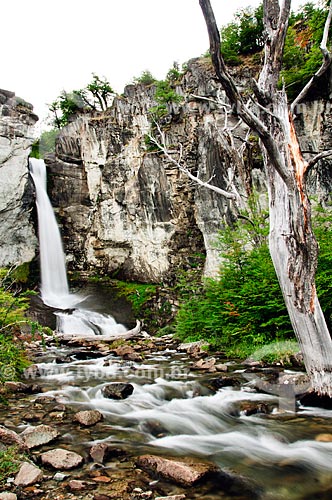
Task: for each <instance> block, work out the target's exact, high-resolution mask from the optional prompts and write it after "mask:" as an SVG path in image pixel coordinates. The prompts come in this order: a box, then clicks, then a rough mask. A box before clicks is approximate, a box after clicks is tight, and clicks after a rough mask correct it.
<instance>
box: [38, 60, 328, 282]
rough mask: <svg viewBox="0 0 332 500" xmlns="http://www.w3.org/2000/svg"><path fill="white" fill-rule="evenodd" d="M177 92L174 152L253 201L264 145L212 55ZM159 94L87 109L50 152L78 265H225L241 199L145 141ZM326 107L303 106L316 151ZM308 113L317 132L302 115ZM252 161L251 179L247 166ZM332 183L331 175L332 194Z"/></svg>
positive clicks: (123, 271)
mask: <svg viewBox="0 0 332 500" xmlns="http://www.w3.org/2000/svg"><path fill="white" fill-rule="evenodd" d="M236 71H237V75H236V77H237V81H238V84H239V86H240V87H245V86H247V84H248V79H249V78H250V76H251V75H250V73H249V70H247V69H245V68H243V69H240V70H239V69H238V68H237V70H236ZM176 92H177V93H178V94H180V95H182V96H183V101H182V102H181V103H180V104H173V105H169V106H168V115H167V116H166V117H164V118H163V119H162V128H163V131H164V132H165V140H166V142H167V145H168V147H169V149H170V150H173V151H174V153H172V157H173V158H177V157H178V155H179V151H180V148H181V155H182V162H183V164H184V165H185V166H186V167H187V168H188V169H189V170H190V171H191V172H192V173H193V174H194V175H198V176H199V177H200V179H202V180H205V181H207V180H211V183H213V184H215V185H216V186H218V187H220V188H222V189H228V187H229V185H230V184H233V188H234V187H235V188H236V190H237V191H238V193H239V195H240V197H241V199H242V201H243V204H244V205H245V203H246V200H247V198H248V194H249V192H250V190H251V189H252V186H255V187H256V188H257V189H259V190H261V192H262V193H264V191H265V182H264V175H263V172H262V165H261V161H260V158H259V155H258V154H257V143H255V140H253V141H251V142H250V141H247V140H244V139H245V138H246V137H247V138H248V136H249V135H250V134H248V135H246V134H247V131H246V130H245V128H244V127H243V125H242V124H241V123H238V119H237V117H236V116H235V115H233V114H231V113H229V111H230V108H229V106H228V105H227V102H226V98H225V95H224V92H223V90H222V89H221V88H220V86H219V84H218V82H216V79H215V77H214V75H213V71H212V68H211V65H210V63H209V61H208V60H204V59H203V60H201V59H196V60H192V61H190V62H189V64H188V69H187V71H186V73H185V74H184V76H183V78H182V80H181V82H180V83H179V85H178V86H177V88H176ZM154 93H155V88H154V86H150V87H148V86H143V85H136V86H128V87H126V89H125V93H124V95H123V96H121V97H118V98H116V99H115V100H114V103H113V105H112V107H111V108H110V109H109V110H108V111H107V112H106V113H103V114H94V115H87V114H82V115H81V116H79V117H78V118H77V119H76V120H75V121H73V122H72V123H71V124H69V125H68V126H67V127H65V129H63V131H62V132H61V134H60V136H59V138H58V142H57V147H56V155H55V156H53V157H49V158H48V159H47V165H48V172H49V190H50V195H51V199H52V203H53V206H54V207H55V208H56V211H57V213H58V218H59V221H60V223H61V225H62V232H63V237H64V244H65V250H66V253H67V255H68V258H69V260H70V266H71V267H72V268H73V269H80V270H83V269H85V270H90V271H91V270H93V271H96V270H97V271H99V272H103V273H107V274H110V275H117V276H120V277H122V278H125V279H131V280H139V281H143V282H150V281H151V282H160V281H163V280H164V281H165V280H166V281H167V280H171V279H172V276H174V274H175V273H177V272H178V271H179V269H180V268H185V267H187V266H190V263H191V261H192V260H193V259H195V256H196V255H197V254H204V255H206V266H205V273H206V274H207V275H214V274H215V273H216V272H217V270H218V266H219V263H220V260H219V251H218V250H217V248H216V241H217V238H218V231H219V230H221V229H222V227H223V225H224V224H227V223H229V222H230V221H231V220H232V219H233V218H234V217H235V216H236V209H235V207H234V204H233V202H232V200H227V199H225V198H223V197H222V196H220V195H218V194H216V193H214V192H212V191H210V190H208V189H206V188H200V187H198V186H197V185H196V184H195V183H193V182H191V181H190V180H189V179H188V177H187V176H186V174H184V173H182V172H180V171H179V169H178V168H177V167H176V166H175V165H174V164H173V163H172V162H171V161H170V160H169V159H167V158H165V156H164V155H162V154H161V153H160V152H158V151H156V150H153V148H151V144H149V141H147V140H146V139H147V134H149V133H151V130H153V125H151V115H150V113H149V110H150V109H151V107H153V106H155V104H156V103H155V101H154ZM216 100H219V102H220V103H221V105H220V106H218V105H216V102H215V101H216ZM322 106H323V108H324V106H325V104H318V105H317V106H316V108H315V116H314V117H313V116H311V115H312V112H311V111H310V110H309V108H304V109H302V110H301V113H302V115H299V118H298V123H299V131H300V134H301V135H302V139H303V141H304V142H305V141H306V142H305V144H306V148H307V150H309V151H313V150H316V149H317V148H318V147H320V146H321V144H322V143H323V142H324V140H325V139H324V133H325V132H324V130H322V127H323V122H322V120H321V117H322V116H323V114H324V110H323V109H322ZM308 110H309V111H308ZM226 111H227V113H226ZM305 113H307V115H308V114H309V115H310V120H311V122H310V123H311V125H309V127H310V126H311V127H312V131H311V133H310V137H309V134H308V125H306V126H304V125H303V121H302V117H303V115H304V114H305ZM310 120H309V121H310ZM226 125H227V126H230V127H235V129H234V132H233V138H232V139H231V138H230V136H228V135H227V134H226V133H224V132H223V128H224V126H225V127H226ZM306 127H307V128H306ZM325 135H326V134H325ZM317 142H319V143H320V144H318V143H317ZM240 150H241V153H243V156H244V158H245V160H244V162H243V161H242V162H241V161H239V156H242V155H239V154H238V152H240ZM246 162H250V164H251V171H252V175H251V177H248V176H246V174H245V166H246V165H245V164H246ZM231 172H233V174H231ZM313 179H315V181H313V182H312V187H313V189H316V188H317V186H318V184H317V182H318V183H319V188H320V190H321V184H322V178H321V179H320V180H318V181H316V178H314V177H313ZM329 182H330V180H326V179H325V180H324V183H325V184H324V186H325V187H324V189H325V191H324V196H325V198H328V189H329V187H328V183H329ZM326 186H327V187H326ZM262 198H264V195H263V196H262Z"/></svg>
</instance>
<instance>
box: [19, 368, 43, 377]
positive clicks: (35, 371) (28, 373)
mask: <svg viewBox="0 0 332 500" xmlns="http://www.w3.org/2000/svg"><path fill="white" fill-rule="evenodd" d="M40 375H41V373H40V370H39V367H38V365H30V366H28V368H26V369H25V370H24V372H23V377H24V378H25V379H34V378H37V377H40Z"/></svg>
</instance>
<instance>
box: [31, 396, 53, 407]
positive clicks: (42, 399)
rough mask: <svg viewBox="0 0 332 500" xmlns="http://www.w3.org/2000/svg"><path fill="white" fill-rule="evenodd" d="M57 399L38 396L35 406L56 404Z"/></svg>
mask: <svg viewBox="0 0 332 500" xmlns="http://www.w3.org/2000/svg"><path fill="white" fill-rule="evenodd" d="M55 402H56V398H55V397H54V396H38V398H36V399H35V404H36V405H38V404H42V405H44V404H50V403H55Z"/></svg>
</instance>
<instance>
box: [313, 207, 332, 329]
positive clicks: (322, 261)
mask: <svg viewBox="0 0 332 500" xmlns="http://www.w3.org/2000/svg"><path fill="white" fill-rule="evenodd" d="M313 224H314V231H315V235H316V238H317V241H318V243H319V256H318V268H317V274H316V288H317V295H318V297H319V301H320V304H321V306H322V309H323V311H324V314H325V319H326V321H327V324H328V327H329V330H330V331H332V252H331V241H332V211H331V209H330V210H328V211H323V210H322V209H319V208H318V209H317V211H316V213H315V214H314V219H313Z"/></svg>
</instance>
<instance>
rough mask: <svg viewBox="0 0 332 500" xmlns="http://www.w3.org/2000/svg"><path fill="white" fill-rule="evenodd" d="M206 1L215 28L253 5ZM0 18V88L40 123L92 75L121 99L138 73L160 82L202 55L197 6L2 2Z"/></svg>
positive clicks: (87, 0) (250, 1)
mask: <svg viewBox="0 0 332 500" xmlns="http://www.w3.org/2000/svg"><path fill="white" fill-rule="evenodd" d="M211 3H212V6H213V9H214V12H215V16H216V19H217V24H218V26H222V25H224V24H226V23H227V22H229V21H230V20H231V18H232V15H233V13H234V12H235V11H236V10H238V9H239V8H242V7H246V6H248V5H253V6H256V5H258V4H259V3H260V2H259V0H211ZM293 4H294V7H296V6H298V4H299V0H294V1H293ZM0 14H1V27H0V47H1V53H0V54H1V55H0V88H3V89H7V90H12V91H14V92H15V93H16V95H18V96H20V97H22V98H23V99H25V100H26V101H28V102H31V103H32V104H33V105H34V109H35V112H36V113H37V114H38V115H39V116H40V118H44V117H45V115H46V114H47V108H46V106H45V105H46V103H50V102H52V101H53V100H54V99H55V98H56V97H57V96H58V95H59V94H60V92H61V90H63V89H65V90H67V91H71V90H73V89H79V88H82V87H85V86H86V85H87V84H88V83H89V82H90V80H91V78H92V73H96V74H97V75H99V76H101V77H106V78H107V79H108V80H109V82H110V84H111V86H112V87H113V88H114V90H115V91H117V92H119V93H121V92H122V91H123V88H124V86H125V85H126V84H127V83H130V81H131V80H132V78H133V77H137V76H140V74H141V73H142V72H143V71H144V70H149V71H151V73H152V74H153V76H155V77H156V78H158V79H162V78H164V77H165V76H166V73H167V71H168V70H169V69H170V67H171V66H172V65H173V62H174V61H177V62H179V63H180V64H182V63H184V62H185V61H187V60H188V59H190V58H192V57H197V56H200V55H201V54H203V53H204V52H205V51H206V50H207V49H208V36H207V31H206V27H205V23H204V19H203V15H202V12H201V9H200V6H199V2H198V0H92V1H91V0H57V1H50V0H29V1H27V0H9V1H4V2H1V8H0Z"/></svg>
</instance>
